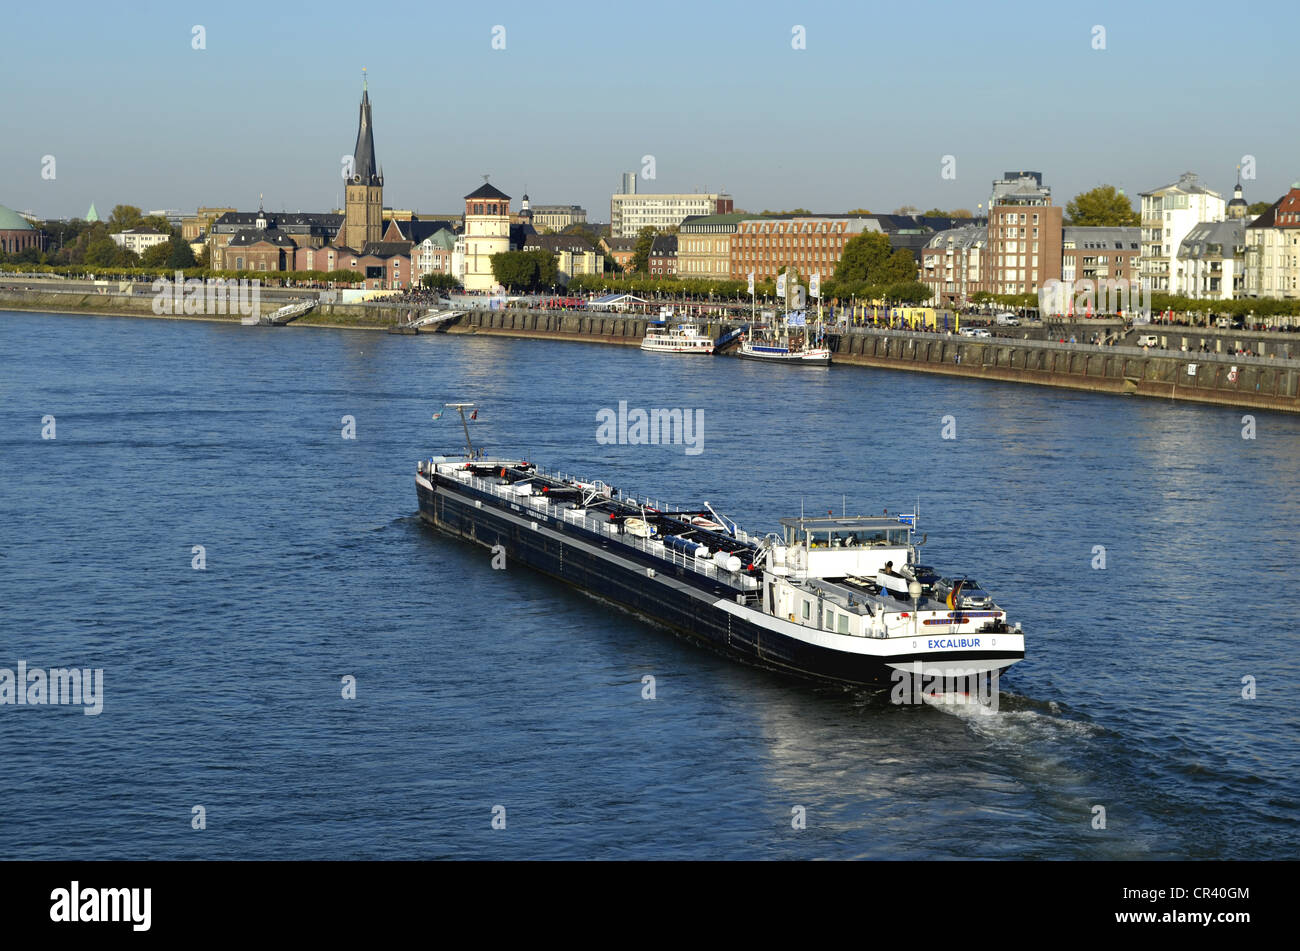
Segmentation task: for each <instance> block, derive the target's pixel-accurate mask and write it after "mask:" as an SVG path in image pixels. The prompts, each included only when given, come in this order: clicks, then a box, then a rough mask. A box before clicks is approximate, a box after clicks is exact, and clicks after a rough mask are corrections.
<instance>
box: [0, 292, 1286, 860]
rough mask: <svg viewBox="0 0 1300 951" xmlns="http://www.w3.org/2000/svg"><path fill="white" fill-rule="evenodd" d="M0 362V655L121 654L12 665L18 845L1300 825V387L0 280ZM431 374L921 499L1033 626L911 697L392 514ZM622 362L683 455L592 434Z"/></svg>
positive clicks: (375, 849)
mask: <svg viewBox="0 0 1300 951" xmlns="http://www.w3.org/2000/svg"><path fill="white" fill-rule="evenodd" d="M0 371H2V372H0V395H2V396H3V399H2V401H0V423H2V427H0V447H2V452H0V460H2V461H0V477H2V478H3V486H4V490H3V493H2V494H0V604H3V608H2V609H0V617H2V618H3V624H0V634H2V637H0V644H2V645H3V652H2V653H0V668H7V669H10V670H16V669H17V665H18V664H19V662H25V664H26V665H27V667H28V668H29V670H30V669H33V668H40V669H47V670H48V669H50V668H61V667H71V666H75V667H78V668H87V669H92V670H93V669H96V668H99V669H102V670H103V690H102V698H101V699H102V711H101V712H99V713H98V714H97V715H89V716H88V715H84V713H83V709H82V708H81V707H76V706H55V705H48V704H47V705H24V706H17V705H0V755H3V758H4V762H5V767H6V768H5V774H6V778H7V781H6V783H5V784H4V786H3V789H0V857H3V858H19V857H23V858H77V859H82V858H85V859H89V858H319V859H325V858H330V859H338V858H444V857H466V858H542V857H557V858H651V859H654V858H859V857H865V858H884V859H888V858H908V859H911V858H934V857H938V858H951V857H975V858H980V857H984V858H1009V857H1023V858H1058V859H1072V858H1074V859H1091V858H1120V859H1145V858H1238V857H1241V858H1247V857H1255V858H1280V857H1294V856H1295V854H1296V852H1297V846H1298V844H1300V827H1298V823H1300V794H1298V793H1297V792H1296V791H1295V782H1296V779H1297V774H1298V772H1300V770H1298V769H1297V767H1300V749H1298V745H1297V742H1296V737H1297V736H1298V735H1300V716H1298V715H1297V712H1296V707H1295V705H1294V701H1295V700H1296V699H1297V697H1300V689H1298V688H1300V669H1298V668H1300V664H1298V663H1297V660H1296V656H1295V645H1296V641H1297V631H1298V630H1300V607H1298V606H1297V602H1293V601H1292V600H1291V597H1292V596H1293V595H1294V594H1295V593H1296V592H1297V591H1300V567H1298V566H1297V561H1298V559H1297V557H1296V554H1295V546H1296V541H1297V526H1298V525H1300V502H1298V501H1297V481H1298V480H1297V473H1298V472H1300V418H1296V417H1290V416H1285V415H1275V414H1269V413H1255V414H1253V417H1254V419H1253V422H1254V434H1253V435H1254V438H1243V431H1246V433H1247V435H1249V434H1250V433H1249V427H1250V423H1249V421H1248V422H1246V423H1243V415H1245V414H1244V413H1243V412H1242V411H1237V410H1230V409H1223V408H1212V407H1196V406H1180V405H1173V404H1167V403H1163V402H1159V401H1155V400H1144V399H1139V398H1122V397H1113V396H1101V395H1096V396H1094V395H1088V394H1080V393H1070V392H1064V391H1054V390H1051V389H1047V388H1038V387H1032V386H1016V385H1011V384H995V383H982V382H973V381H968V380H950V379H944V378H941V377H932V376H926V375H920V374H916V375H913V374H907V373H901V372H893V371H885V370H867V369H861V368H849V367H831V368H829V369H813V368H785V367H768V366H762V365H755V364H752V363H747V362H744V361H739V360H732V359H723V358H707V357H676V356H672V355H652V354H643V353H641V352H640V351H638V350H636V349H633V348H620V347H611V346H601V345H586V344H572V343H561V342H549V341H547V342H542V341H529V340H516V339H502V338H489V337H465V336H447V335H436V336H420V337H401V336H388V335H385V334H379V333H373V332H360V331H337V330H324V329H306V328H287V329H283V328H248V327H237V326H227V325H220V324H209V323H197V322H187V321H163V320H147V319H124V318H107V317H70V316H50V315H35V314H8V313H6V314H0ZM452 400H471V401H474V402H475V403H477V405H478V407H479V418H478V419H477V420H476V421H475V422H473V423H472V424H471V425H472V426H473V429H472V430H471V432H472V434H473V436H474V439H475V441H476V443H477V444H483V445H486V446H487V447H488V448H489V450H493V451H499V452H501V453H503V454H517V455H522V456H524V457H526V458H528V459H531V460H532V461H535V462H538V463H540V464H544V465H546V466H548V467H554V468H559V469H563V470H565V471H567V472H571V473H575V474H578V475H585V476H588V477H592V478H603V479H605V480H606V481H608V482H611V483H612V484H614V485H617V486H619V487H620V488H622V489H625V490H626V491H629V492H631V493H634V494H649V495H652V496H655V497H657V498H660V499H662V500H664V501H665V502H682V503H685V502H698V501H699V500H702V499H707V500H708V501H709V502H710V503H712V505H713V507H714V508H715V509H717V510H718V511H720V512H722V513H724V514H726V515H729V516H732V517H734V518H736V519H737V520H738V521H739V522H740V523H741V525H742V526H743V527H745V528H747V529H748V530H750V531H768V530H772V529H774V528H775V526H776V520H777V519H778V518H780V517H782V516H785V515H792V514H797V513H798V512H799V511H800V506H801V505H802V506H803V507H804V509H805V511H807V512H809V513H812V512H816V511H819V510H822V509H825V510H833V511H835V512H837V513H838V512H839V511H841V510H842V509H844V508H847V510H848V511H849V512H850V513H851V514H852V513H863V514H875V513H878V512H879V511H880V510H882V509H884V508H888V509H889V511H891V512H902V511H911V510H912V508H913V507H914V506H915V505H916V504H917V502H918V501H919V504H920V515H921V529H922V531H924V532H925V533H926V534H927V537H928V541H927V545H926V547H925V549H924V553H925V555H926V560H927V561H929V562H931V563H933V564H935V565H937V566H938V567H940V568H941V569H944V568H949V569H960V570H965V571H968V572H969V573H971V574H973V575H974V576H975V577H977V578H978V579H979V581H980V582H981V583H982V584H983V586H984V587H985V588H988V589H990V590H991V591H992V592H993V593H994V595H995V596H996V597H997V600H998V601H999V603H1000V604H1002V605H1003V606H1005V607H1006V608H1008V609H1009V611H1010V614H1011V617H1012V618H1013V619H1018V620H1020V621H1021V622H1022V624H1023V625H1024V628H1025V631H1026V635H1027V639H1026V640H1027V656H1026V659H1025V661H1024V662H1023V663H1020V664H1018V665H1016V666H1015V667H1013V668H1012V669H1011V670H1010V671H1009V672H1008V673H1007V674H1006V675H1004V676H1003V678H1002V679H1001V682H1000V684H999V688H1000V693H999V697H998V701H999V702H998V709H997V712H996V713H992V714H990V713H986V712H980V711H977V710H974V709H972V708H969V707H936V706H926V705H921V706H911V705H904V706H896V705H893V704H891V703H890V702H889V699H888V695H887V694H884V695H881V694H874V693H868V692H844V691H838V690H828V689H819V688H814V687H809V686H805V685H800V684H795V683H790V682H788V681H785V680H783V679H781V678H779V677H776V676H773V675H771V674H767V673H764V672H761V671H757V670H753V669H750V668H747V667H743V666H739V665H736V664H734V663H732V662H730V661H728V660H725V659H723V658H720V657H716V656H714V655H712V654H710V653H707V652H705V651H702V650H699V649H697V648H695V647H693V646H691V645H689V644H686V643H684V642H681V641H679V640H677V639H675V638H674V637H673V636H672V635H671V634H669V633H667V632H666V631H664V630H662V629H660V628H657V627H655V626H652V625H649V624H647V623H644V622H642V621H640V620H637V619H636V618H634V617H631V616H629V615H626V614H623V613H621V612H618V611H616V610H614V609H612V608H610V607H608V606H606V605H605V604H603V603H600V602H597V601H595V600H592V599H589V598H586V597H584V596H582V595H580V594H578V593H575V592H573V591H571V590H569V589H567V588H563V587H561V586H559V585H557V584H554V583H552V582H550V581H548V580H547V579H545V578H543V577H541V576H538V575H535V574H533V573H530V572H529V571H527V570H526V569H523V568H519V569H515V570H511V569H510V568H507V570H504V571H499V570H493V568H492V566H491V563H490V562H491V558H490V555H489V553H488V552H487V551H485V550H483V549H478V548H475V547H471V546H468V545H466V544H464V543H461V542H457V541H453V540H450V539H448V538H445V537H442V536H440V535H438V534H437V533H436V532H435V531H433V530H431V529H430V528H428V527H426V526H424V525H423V524H421V523H420V521H419V520H418V518H417V517H416V515H415V512H416V502H415V490H414V485H413V474H414V466H415V462H416V460H417V459H419V458H422V457H426V456H428V455H429V454H430V453H432V452H437V451H442V450H454V449H455V448H456V447H457V445H458V444H459V443H460V442H461V440H462V434H461V430H460V425H459V421H458V420H457V419H455V418H454V416H453V414H451V413H449V414H448V415H446V416H444V417H443V418H442V419H440V420H437V421H434V420H432V419H431V418H430V417H431V415H432V414H433V413H434V412H436V411H438V409H440V408H441V404H443V403H444V402H448V401H452ZM620 401H626V403H627V405H628V407H629V408H645V409H655V408H661V409H671V408H680V409H684V410H688V411H694V410H701V411H702V419H703V432H702V441H701V443H700V444H699V446H698V448H700V449H702V451H700V452H698V453H696V452H687V451H686V450H687V449H688V448H691V447H688V446H684V445H604V444H601V443H600V442H598V441H597V438H596V431H597V427H596V416H597V414H598V413H599V412H600V411H601V410H602V409H613V410H617V408H618V406H619V403H620ZM47 417H53V418H54V419H53V421H52V424H53V432H52V433H51V431H50V425H51V421H50V420H48V419H47ZM345 417H351V418H352V420H353V421H354V426H355V438H352V439H348V438H343V435H344V430H345V428H347V426H348V423H347V421H346V420H345ZM945 417H951V419H945ZM693 418H694V417H693ZM945 428H946V430H947V434H948V435H950V436H953V437H954V438H947V439H946V438H944V434H945ZM43 431H44V432H45V434H46V435H53V436H54V438H52V439H50V438H42V434H43ZM195 546H202V551H201V556H200V553H197V552H196V551H195ZM1098 546H1101V547H1100V548H1099V547H1098ZM1103 549H1104V550H1103ZM1103 556H1104V567H1103V566H1102V564H1103V561H1102V559H1103ZM200 557H201V558H202V562H203V567H202V568H201V570H200V569H196V568H195V567H194V564H195V562H196V560H198V559H199V558H200ZM646 675H650V676H652V677H653V678H654V685H655V698H654V699H653V700H649V699H643V690H644V689H645V688H644V686H643V677H645V676H646ZM0 677H3V672H0ZM348 678H355V697H354V698H345V697H344V696H343V694H344V692H345V691H346V690H347V685H348V684H350V683H352V681H351V680H349V679H348ZM1252 693H1253V695H1252ZM1243 694H1246V696H1243ZM498 806H500V807H504V816H505V828H493V816H494V807H498ZM1098 807H1100V808H1098ZM800 809H801V810H802V815H803V816H804V817H805V820H804V822H805V826H806V827H804V828H794V825H795V823H794V822H793V821H792V817H794V816H795V815H796V812H798V811H799V810H800ZM502 812H503V810H501V809H496V810H495V814H496V815H498V816H499V815H501V814H502ZM1103 818H1104V823H1103V822H1102V819H1103ZM498 824H499V823H498ZM195 826H202V828H195Z"/></svg>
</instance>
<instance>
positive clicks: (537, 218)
mask: <svg viewBox="0 0 1300 951" xmlns="http://www.w3.org/2000/svg"><path fill="white" fill-rule="evenodd" d="M527 197H528V196H527V195H525V196H524V198H525V199H527ZM532 213H533V214H532V221H533V227H534V228H536V229H537V230H538V232H540V233H542V234H545V233H546V232H548V231H556V232H559V231H563V230H564V229H565V228H567V227H569V225H581V224H586V223H587V211H586V209H584V208H582V207H581V206H580V205H534V206H533V207H532Z"/></svg>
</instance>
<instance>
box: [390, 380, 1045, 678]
mask: <svg viewBox="0 0 1300 951" xmlns="http://www.w3.org/2000/svg"><path fill="white" fill-rule="evenodd" d="M452 405H462V404H452ZM463 412H464V411H463V409H462V416H463ZM466 441H467V444H468V443H469V439H468V429H467V430H466ZM415 486H416V494H417V496H418V499H419V511H420V516H421V518H422V519H424V520H425V521H427V522H430V523H431V524H433V525H434V526H436V527H437V528H438V529H439V530H441V531H442V532H445V533H446V534H448V535H452V536H455V537H457V538H461V539H465V540H467V541H469V542H473V543H476V544H478V545H481V546H483V547H485V548H488V549H491V550H493V551H494V552H497V553H502V554H504V555H505V557H506V558H507V559H508V561H507V563H508V564H511V565H514V564H522V565H527V566H528V567H530V568H532V569H535V570H536V571H539V572H541V573H542V574H545V575H548V576H550V577H551V578H554V579H556V580H558V581H562V582H565V583H566V584H569V585H572V586H573V587H575V588H578V589H581V590H582V591H584V592H586V593H588V594H590V595H593V596H595V597H596V598H599V599H602V600H604V601H607V602H611V603H613V604H615V605H618V606H620V607H622V608H625V609H627V610H630V611H632V612H634V613H636V614H639V615H641V616H643V617H645V618H647V619H649V620H651V621H653V622H656V623H658V624H660V625H663V626H666V627H668V628H670V629H671V630H672V631H674V632H675V633H677V634H678V635H680V636H682V637H684V638H686V639H688V640H691V641H693V642H695V643H697V644H699V645H701V646H703V647H706V648H710V649H712V650H714V651H716V652H718V653H721V654H724V655H726V656H728V657H731V658H733V659H735V660H738V661H741V662H744V663H747V664H750V665H753V666H755V667H760V668H763V669H766V670H770V671H774V672H777V673H780V674H785V675H789V676H792V677H796V678H799V679H802V680H806V681H812V682H816V683H820V684H836V685H845V686H887V685H889V684H890V683H891V682H897V680H898V674H897V673H896V671H902V672H904V673H908V674H913V675H922V676H926V677H951V678H957V677H966V676H971V675H976V674H992V673H1000V672H1001V671H1003V670H1005V669H1007V668H1008V667H1010V666H1011V665H1012V664H1014V663H1017V662H1018V661H1020V660H1022V659H1023V658H1024V649H1025V645H1024V635H1023V633H1022V631H1021V629H1020V626H1019V625H1018V624H1016V625H1011V624H1009V623H1008V620H1007V616H1006V612H1005V611H1004V610H1003V609H1002V608H1000V607H999V606H998V605H997V604H996V603H994V601H993V599H992V597H991V596H989V595H987V594H986V593H985V592H984V591H983V590H982V589H980V588H979V587H978V586H977V585H976V584H975V583H974V582H973V580H971V579H969V578H967V577H965V576H960V575H952V576H948V577H941V576H940V575H939V574H938V573H937V572H935V571H934V570H933V569H932V568H931V567H929V566H928V565H925V564H922V563H920V561H919V559H918V557H917V549H918V548H919V547H920V545H922V544H924V541H925V539H924V536H922V537H921V539H920V540H919V541H918V539H917V538H916V535H915V530H916V516H915V513H913V514H911V515H907V516H895V517H889V516H841V517H838V518H836V517H833V516H829V515H828V516H819V517H804V516H802V515H801V516H799V517H791V518H783V519H781V520H780V524H781V529H782V530H781V532H773V533H768V534H763V535H761V536H760V535H753V534H750V533H748V532H746V531H744V530H743V529H742V528H741V527H740V526H739V525H737V524H736V523H735V522H734V521H732V520H731V519H729V518H727V517H725V516H722V515H719V514H718V513H717V512H715V511H714V510H713V508H712V506H710V505H709V504H708V503H707V502H705V503H703V504H702V505H700V506H699V507H698V508H689V507H688V508H682V507H675V508H674V507H665V506H662V505H660V504H658V503H657V502H655V501H654V500H652V499H649V498H644V497H641V498H639V497H636V496H634V495H629V494H626V493H624V492H621V491H619V490H618V489H615V488H613V487H612V486H610V485H608V484H606V483H605V482H603V481H601V480H599V479H585V478H578V477H575V476H572V475H567V474H564V473H561V472H551V471H547V470H546V469H544V468H542V467H540V466H538V465H536V464H535V463H533V462H529V461H526V460H520V459H508V458H489V457H487V456H486V454H485V453H484V452H483V451H482V450H476V449H474V447H473V446H472V444H468V451H467V453H466V454H465V455H463V456H432V457H430V458H428V459H424V460H421V461H420V462H419V463H418V464H417V467H416V474H415Z"/></svg>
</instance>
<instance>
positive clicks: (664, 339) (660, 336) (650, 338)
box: [641, 324, 714, 353]
mask: <svg viewBox="0 0 1300 951" xmlns="http://www.w3.org/2000/svg"><path fill="white" fill-rule="evenodd" d="M713 347H714V341H713V338H712V337H710V336H708V335H707V334H702V333H700V332H699V328H698V327H696V326H695V325H694V324H678V325H677V326H676V327H670V326H669V325H668V324H651V325H650V326H649V327H647V328H646V332H645V337H644V338H643V339H642V341H641V349H642V350H653V351H656V352H659V353H712V352H713Z"/></svg>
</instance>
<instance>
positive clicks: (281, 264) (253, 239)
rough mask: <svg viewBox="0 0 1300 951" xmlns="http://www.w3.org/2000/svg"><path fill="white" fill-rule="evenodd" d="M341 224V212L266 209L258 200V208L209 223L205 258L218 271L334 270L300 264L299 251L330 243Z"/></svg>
mask: <svg viewBox="0 0 1300 951" xmlns="http://www.w3.org/2000/svg"><path fill="white" fill-rule="evenodd" d="M342 226H343V215H333V214H304V213H302V212H279V213H276V212H268V211H266V210H265V209H264V208H263V207H262V203H261V202H260V201H259V202H258V209H257V211H229V212H226V213H225V214H224V215H222V216H221V217H219V218H217V219H216V220H215V221H213V222H212V226H211V228H210V230H209V232H208V254H209V258H208V260H209V261H210V262H211V266H212V267H213V268H215V269H217V270H219V271H294V270H321V271H324V270H333V268H326V267H322V266H320V265H319V264H318V265H316V267H315V268H306V267H303V266H301V265H300V264H299V263H298V252H299V251H300V250H303V249H313V250H314V249H318V248H321V247H323V246H325V245H326V244H329V243H330V242H332V241H334V239H335V237H336V236H337V235H338V233H339V230H340V229H341V228H342Z"/></svg>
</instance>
